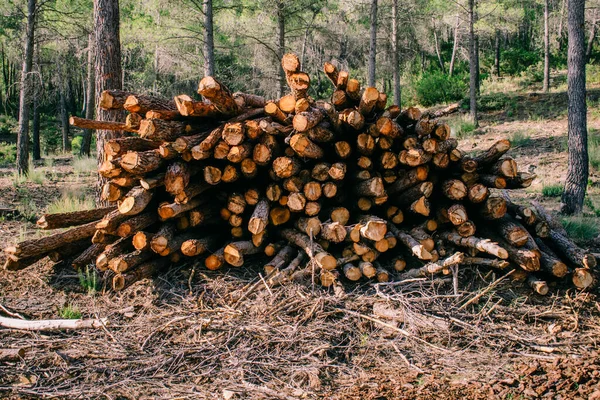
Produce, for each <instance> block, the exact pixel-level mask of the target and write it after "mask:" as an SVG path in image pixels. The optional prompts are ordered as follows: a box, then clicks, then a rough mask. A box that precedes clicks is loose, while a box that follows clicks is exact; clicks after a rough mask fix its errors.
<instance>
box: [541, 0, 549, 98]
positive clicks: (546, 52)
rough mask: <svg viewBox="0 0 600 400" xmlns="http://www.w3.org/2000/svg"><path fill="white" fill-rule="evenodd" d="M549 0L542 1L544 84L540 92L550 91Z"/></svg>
mask: <svg viewBox="0 0 600 400" xmlns="http://www.w3.org/2000/svg"><path fill="white" fill-rule="evenodd" d="M549 3H550V0H544V83H543V87H542V90H543V91H544V92H546V93H547V92H548V90H549V89H550V26H549V24H548V18H549V14H550V11H549V8H550V6H549Z"/></svg>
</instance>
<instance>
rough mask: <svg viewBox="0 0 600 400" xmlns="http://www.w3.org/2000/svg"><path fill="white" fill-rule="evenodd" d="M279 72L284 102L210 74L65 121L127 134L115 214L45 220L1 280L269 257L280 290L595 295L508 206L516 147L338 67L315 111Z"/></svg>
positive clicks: (119, 149) (590, 260)
mask: <svg viewBox="0 0 600 400" xmlns="http://www.w3.org/2000/svg"><path fill="white" fill-rule="evenodd" d="M281 65H282V68H283V69H284V71H285V73H286V77H287V82H288V85H289V88H290V93H289V94H287V95H285V96H283V97H282V98H280V99H277V100H266V99H264V98H262V97H260V96H257V95H251V94H245V93H231V92H230V91H229V90H228V89H227V87H225V86H224V85H223V84H222V83H221V82H219V81H217V80H216V79H215V78H213V77H209V76H207V77H204V78H203V79H202V80H201V81H200V84H199V87H198V93H199V94H200V95H201V96H202V98H203V100H202V101H199V100H194V99H193V98H192V97H190V96H187V95H180V96H176V97H175V98H174V99H173V100H169V99H162V98H157V97H154V96H148V95H138V94H134V93H128V92H124V91H117V90H110V91H105V92H103V93H102V94H101V101H100V106H101V107H104V108H107V109H124V110H126V111H128V112H129V115H128V116H127V119H126V121H125V122H124V123H114V122H110V123H109V122H101V121H91V120H84V119H81V118H76V117H72V118H71V123H72V124H73V125H75V126H78V127H83V128H87V129H113V130H119V131H124V132H127V133H131V134H130V135H128V136H125V137H123V138H119V139H114V140H110V141H108V142H107V143H106V145H105V148H104V150H105V155H106V156H105V160H104V162H103V163H102V165H101V166H100V167H99V171H98V172H99V173H100V174H101V175H102V176H103V177H105V178H106V179H107V182H106V184H105V185H104V186H103V187H102V191H101V197H102V200H104V201H105V202H107V203H110V204H113V205H112V206H108V207H106V208H100V209H97V210H91V211H84V212H75V213H69V214H64V215H45V216H43V217H42V218H41V219H40V221H39V222H38V225H39V227H40V228H42V229H56V228H64V227H71V228H70V229H67V230H64V231H61V232H59V233H55V234H53V235H50V236H46V237H43V238H41V239H31V240H27V241H25V242H21V243H19V244H17V245H15V246H10V247H8V248H6V249H5V253H6V255H7V257H8V260H7V262H6V264H5V267H6V268H7V269H11V270H19V269H22V268H25V267H27V266H28V265H31V264H32V263H34V262H35V261H37V260H39V259H41V258H43V257H46V256H49V257H50V258H51V259H52V260H55V261H58V260H62V259H67V258H72V257H74V256H75V258H74V260H73V261H72V264H73V266H74V267H75V268H78V269H81V268H84V267H86V266H89V265H91V264H93V265H95V268H97V269H98V270H100V271H112V273H113V274H114V275H113V278H112V286H113V289H115V290H121V289H123V288H125V287H127V286H128V285H130V284H131V283H133V282H135V281H137V280H140V279H143V278H145V277H149V276H152V275H153V274H156V273H158V272H160V271H162V270H164V269H166V268H169V266H171V265H174V264H176V263H181V262H186V261H189V260H199V261H201V262H203V263H204V265H205V266H206V268H208V269H210V270H217V269H220V268H224V267H226V266H228V267H233V268H239V267H242V266H243V265H244V264H245V263H246V262H247V261H248V260H249V259H252V258H253V257H256V255H258V254H266V255H267V256H269V257H271V260H270V261H269V262H268V263H267V264H266V265H265V267H264V269H265V275H266V279H267V280H268V281H270V282H271V283H273V284H280V283H284V282H286V281H290V280H302V279H304V278H315V279H317V280H318V281H320V283H321V284H322V285H323V286H326V287H328V286H333V285H338V283H339V282H341V281H358V280H361V279H371V280H373V281H377V282H386V281H388V280H391V279H394V280H403V279H412V278H419V277H430V276H431V275H433V274H438V273H442V274H444V273H445V274H448V273H450V272H449V271H450V270H451V269H452V268H453V267H454V266H457V265H459V264H463V265H472V266H477V267H481V268H493V269H497V270H500V271H502V270H503V271H513V272H512V273H511V276H512V279H515V280H519V281H522V282H526V283H527V284H528V285H529V286H531V288H532V289H533V290H535V291H536V292H537V293H540V294H545V293H547V292H548V285H547V281H548V280H555V279H570V280H571V281H572V282H573V284H574V285H575V286H576V287H577V288H580V289H585V288H588V287H590V286H591V285H592V284H593V280H594V277H593V274H592V269H593V268H594V267H595V264H596V259H595V258H594V257H593V256H592V255H591V254H590V253H588V252H586V251H585V250H583V249H581V248H579V247H578V246H577V245H575V244H574V243H573V242H572V241H571V240H570V239H569V238H568V237H567V235H566V232H565V231H564V230H563V229H562V228H561V227H560V226H559V225H558V224H556V222H555V221H553V220H552V218H551V216H550V215H549V214H548V213H547V212H546V211H545V210H544V209H543V208H541V207H539V206H538V205H534V206H532V207H526V206H522V205H518V204H515V203H513V202H512V201H511V200H510V198H509V197H508V195H506V192H505V191H504V189H520V188H526V187H528V186H529V185H531V183H532V181H533V180H534V179H535V175H534V174H531V173H527V172H520V171H519V170H518V166H517V164H516V162H515V161H514V159H513V158H511V157H510V155H508V150H509V149H510V143H509V141H507V140H499V141H498V142H496V143H495V144H494V145H493V146H491V147H490V148H489V149H488V150H486V151H484V152H482V153H480V154H475V155H467V154H464V153H463V152H462V151H460V150H459V149H458V148H457V147H458V141H457V140H456V139H455V138H452V137H450V133H451V131H450V128H449V126H448V125H446V124H445V123H441V122H439V121H438V119H437V117H438V116H439V113H430V112H421V111H420V110H418V109H416V108H412V107H411V108H408V109H405V110H401V109H400V107H398V106H396V105H391V106H387V103H388V99H387V96H386V94H385V93H381V92H379V91H378V90H377V89H376V88H374V87H366V88H362V87H361V84H360V82H359V81H358V80H356V79H354V78H351V77H350V76H349V74H348V72H346V71H340V70H338V69H337V68H336V67H335V66H334V65H333V64H330V63H326V64H325V66H324V73H325V75H326V76H327V78H328V79H329V80H330V81H331V83H332V84H333V87H334V91H333V94H332V96H331V99H330V100H329V101H322V100H314V99H312V98H311V97H310V96H309V95H308V89H309V87H310V77H309V76H308V75H307V74H306V73H304V72H302V71H301V70H300V63H299V60H298V58H297V57H296V56H295V55H293V54H287V55H285V56H284V57H283V60H282V63H281Z"/></svg>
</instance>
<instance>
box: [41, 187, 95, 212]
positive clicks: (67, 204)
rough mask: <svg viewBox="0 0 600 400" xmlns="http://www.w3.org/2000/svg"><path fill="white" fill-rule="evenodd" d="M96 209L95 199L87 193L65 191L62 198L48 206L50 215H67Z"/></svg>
mask: <svg viewBox="0 0 600 400" xmlns="http://www.w3.org/2000/svg"><path fill="white" fill-rule="evenodd" d="M94 207H95V203H94V199H93V198H92V197H91V196H86V194H85V193H80V192H76V191H74V190H72V189H71V190H65V191H63V193H62V196H61V197H59V198H58V199H56V200H54V201H53V202H52V203H50V204H49V205H48V213H50V214H55V213H66V212H73V211H81V210H91V209H93V208H94Z"/></svg>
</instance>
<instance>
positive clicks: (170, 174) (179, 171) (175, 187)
mask: <svg viewBox="0 0 600 400" xmlns="http://www.w3.org/2000/svg"><path fill="white" fill-rule="evenodd" d="M200 171H201V168H200V166H199V165H197V164H190V163H186V162H180V161H176V162H173V163H171V164H170V165H169V166H168V167H167V172H166V173H165V189H166V191H167V192H169V193H170V194H172V195H178V194H180V193H182V192H183V191H185V188H186V187H187V186H188V185H189V184H190V180H191V178H192V177H193V176H195V175H196V174H198V173H199V172H200ZM207 182H208V180H207Z"/></svg>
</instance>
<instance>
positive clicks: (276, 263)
mask: <svg viewBox="0 0 600 400" xmlns="http://www.w3.org/2000/svg"><path fill="white" fill-rule="evenodd" d="M297 254H298V251H297V250H296V249H294V248H293V247H292V246H290V245H286V246H284V247H282V248H281V250H279V252H277V254H276V255H275V257H274V258H273V259H272V260H271V261H270V262H268V263H267V264H266V265H265V267H264V270H265V273H266V274H267V275H268V274H273V272H274V270H278V271H280V270H282V269H283V267H287V265H288V264H289V262H290V261H291V260H292V258H293V257H294V256H296V255H297Z"/></svg>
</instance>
